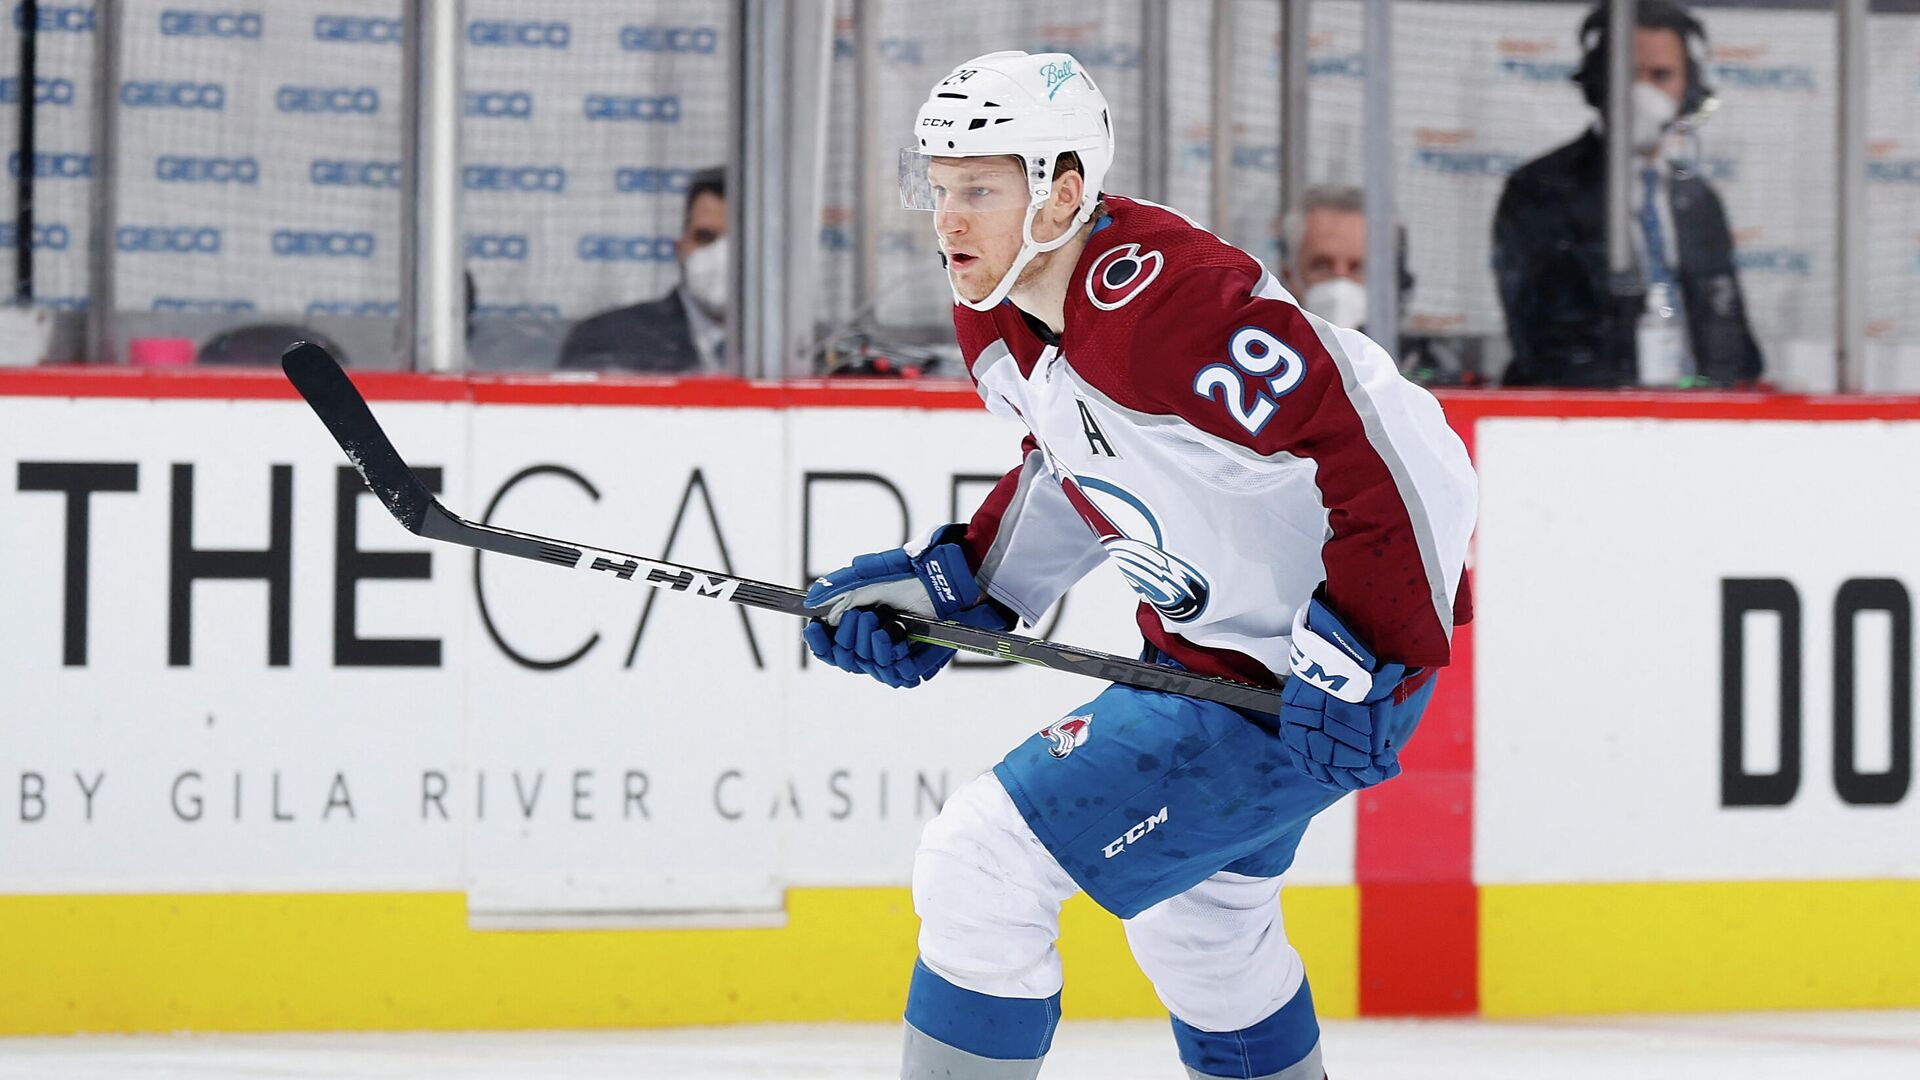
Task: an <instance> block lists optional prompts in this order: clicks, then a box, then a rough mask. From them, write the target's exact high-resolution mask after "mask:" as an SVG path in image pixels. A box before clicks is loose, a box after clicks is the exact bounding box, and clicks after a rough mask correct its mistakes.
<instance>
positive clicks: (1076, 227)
mask: <svg viewBox="0 0 1920 1080" xmlns="http://www.w3.org/2000/svg"><path fill="white" fill-rule="evenodd" d="M1052 197H1053V185H1052V184H1048V185H1047V193H1046V194H1045V195H1042V196H1041V197H1039V198H1037V199H1035V200H1033V201H1032V202H1030V203H1028V204H1027V216H1026V219H1025V220H1024V221H1022V222H1021V223H1020V254H1018V255H1016V256H1014V259H1013V265H1012V266H1009V267H1007V272H1006V273H1005V274H1002V275H1001V276H1000V283H999V284H998V285H995V286H994V287H993V291H992V292H990V293H988V294H987V295H986V298H985V299H983V300H979V301H974V300H969V299H967V298H966V297H964V296H961V295H960V290H958V289H955V290H954V292H953V301H954V303H956V304H963V305H965V306H967V307H970V308H972V309H973V310H975V311H992V310H993V309H994V308H996V307H999V306H1000V302H1001V301H1002V300H1005V299H1006V298H1007V294H1008V293H1010V292H1012V291H1013V286H1014V283H1015V282H1017V281H1019V280H1020V271H1022V270H1025V269H1026V268H1027V264H1028V263H1030V262H1032V261H1033V257H1034V256H1036V255H1038V254H1040V253H1041V252H1043V251H1053V250H1055V249H1057V248H1059V247H1061V246H1063V245H1065V244H1066V242H1067V241H1068V240H1071V239H1073V234H1075V233H1077V232H1079V231H1080V226H1082V225H1084V224H1086V222H1087V220H1088V219H1089V218H1091V217H1092V216H1093V209H1092V207H1090V206H1088V205H1087V203H1086V200H1084V199H1083V200H1082V201H1081V204H1080V209H1079V210H1078V211H1076V212H1075V213H1074V215H1073V220H1072V221H1071V222H1069V223H1068V224H1067V227H1066V228H1065V229H1062V230H1061V231H1060V235H1059V236H1056V237H1054V238H1053V239H1052V240H1049V241H1047V242H1046V243H1044V244H1043V243H1041V242H1040V241H1038V240H1035V239H1034V238H1033V219H1034V216H1035V215H1037V214H1038V213H1039V212H1040V208H1041V207H1042V206H1045V205H1046V204H1047V200H1048V199H1050V198H1052Z"/></svg>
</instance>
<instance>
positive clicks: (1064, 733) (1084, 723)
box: [1040, 713, 1093, 759]
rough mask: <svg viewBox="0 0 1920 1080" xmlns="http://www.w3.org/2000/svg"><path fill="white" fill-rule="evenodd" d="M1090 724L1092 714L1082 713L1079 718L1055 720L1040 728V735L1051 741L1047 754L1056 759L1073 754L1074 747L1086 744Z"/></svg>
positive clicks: (1070, 717)
mask: <svg viewBox="0 0 1920 1080" xmlns="http://www.w3.org/2000/svg"><path fill="white" fill-rule="evenodd" d="M1092 723H1093V714H1092V713H1084V714H1082V715H1080V716H1069V717H1067V718H1066V719H1064V720H1055V721H1054V722H1053V723H1051V724H1048V725H1047V726H1046V727H1044V728H1041V729H1040V734H1042V735H1045V736H1046V737H1047V738H1049V739H1052V740H1053V745H1052V746H1049V747H1047V753H1049V754H1051V755H1053V757H1054V758H1056V759H1058V758H1063V757H1066V756H1067V755H1068V754H1071V753H1073V748H1074V747H1076V746H1083V745H1085V744H1086V741H1087V735H1088V731H1087V729H1088V727H1089V726H1090V725H1091V724H1092Z"/></svg>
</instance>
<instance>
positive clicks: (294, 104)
mask: <svg viewBox="0 0 1920 1080" xmlns="http://www.w3.org/2000/svg"><path fill="white" fill-rule="evenodd" d="M273 106H274V108H276V109H279V110H280V111H281V112H283V113H359V114H361V115H363V116H371V115H373V114H374V113H377V112H379V111H380V91H378V90H375V89H374V88H373V87H371V86H283V87H281V88H280V89H279V90H278V91H277V92H275V94H274V95H273Z"/></svg>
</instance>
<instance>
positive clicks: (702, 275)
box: [680, 236, 728, 319]
mask: <svg viewBox="0 0 1920 1080" xmlns="http://www.w3.org/2000/svg"><path fill="white" fill-rule="evenodd" d="M727 278H728V273H727V238H726V237H724V236H722V237H721V238H719V239H718V240H715V241H714V242H713V243H711V244H708V245H706V246H705V247H697V248H694V249H693V250H692V251H691V252H688V253H687V258H686V261H685V262H682V263H681V264H680V284H681V286H682V287H684V288H685V289H686V290H687V296H688V297H689V298H691V299H692V300H693V302H694V303H696V304H698V305H700V310H701V311H702V312H704V313H705V314H706V315H707V316H708V317H710V318H714V319H719V318H724V317H725V316H726V314H727Z"/></svg>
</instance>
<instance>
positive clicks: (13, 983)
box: [0, 888, 1358, 1035]
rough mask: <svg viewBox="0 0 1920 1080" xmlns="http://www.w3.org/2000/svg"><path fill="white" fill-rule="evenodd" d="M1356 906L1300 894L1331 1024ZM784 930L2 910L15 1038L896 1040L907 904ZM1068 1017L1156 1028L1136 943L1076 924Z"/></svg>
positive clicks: (389, 914) (1088, 909)
mask: <svg viewBox="0 0 1920 1080" xmlns="http://www.w3.org/2000/svg"><path fill="white" fill-rule="evenodd" d="M1357 907H1358V903H1357V898H1356V893H1355V890H1353V889H1351V888H1299V889H1289V890H1287V892H1286V908H1287V911H1288V914H1289V919H1288V927H1287V929H1288V934H1289V936H1290V937H1291V938H1292V939H1293V940H1294V942H1295V943H1296V945H1297V946H1298V947H1299V948H1300V950H1301V952H1302V953H1303V954H1304V955H1306V956H1307V962H1308V970H1309V972H1310V973H1311V975H1312V977H1313V980H1314V993H1315V999H1316V1002H1317V1003H1318V1004H1319V1005H1320V1009H1321V1011H1322V1013H1323V1014H1324V1015H1329V1016H1350V1015H1352V1014H1353V1000H1354V997H1355V990H1354V989H1353V988H1354V987H1355V986H1356V985H1357V979H1358V976H1357V970H1356V969H1357V963H1358V951H1357V950H1358V945H1357V942H1358V930H1357V925H1358V916H1357ZM787 915H788V918H787V925H785V926H784V927H778V928H768V929H743V930H566V931H549V930H542V931H475V930H471V929H469V928H468V926H467V922H466V902H465V898H464V897H463V896H461V895H460V894H458V893H372V894H368V893H338V894H333V893H322V894H243V895H221V894H204V895H203V894H179V895H161V896H118V895H89V896H4V897H0V1034H9V1035H28V1034H68V1033H77V1032H138V1031H185V1030H193V1031H274V1030H370V1029H462V1028H465V1029H484V1028H534V1027H568V1028H581V1027H657V1026H673V1025H691V1024H734V1023H760V1022H773V1021H810V1020H891V1019H895V1018H897V1017H899V1015H900V1012H901V1009H902V1007H903V1005H904V1004H905V999H906V985H907V977H908V974H909V973H910V971H911V970H912V966H913V957H914V934H915V931H916V929H917V925H918V924H917V921H916V920H915V918H914V915H913V905H912V900H911V898H910V896H909V895H908V892H907V890H906V889H901V888H883V889H852V888H849V889H794V890H791V891H790V892H789V893H788V894H787ZM1061 952H1062V953H1063V954H1064V956H1065V960H1066V965H1067V978H1068V983H1069V986H1068V989H1067V997H1066V1001H1065V1003H1064V1006H1065V1010H1066V1012H1067V1015H1069V1016H1079V1017H1086V1018H1094V1017H1103V1018H1104V1017H1126V1016H1158V1015H1162V1009H1161V1006H1160V1004H1159V1002H1158V1000H1157V999H1155V997H1154V996H1153V991H1152V988H1151V987H1150V986H1148V984H1147V982H1146V980H1145V979H1144V978H1143V977H1142V976H1141V975H1140V973H1139V971H1138V969H1137V968H1136V967H1135V966H1134V964H1133V959H1132V957H1131V956H1130V955H1129V954H1128V952H1127V949H1126V942H1125V939H1124V935H1123V933H1122V931H1121V928H1120V924H1119V922H1118V921H1117V920H1115V919H1114V918H1112V916H1109V915H1107V914H1106V913H1105V912H1102V911H1100V910H1099V909H1098V908H1097V907H1095V906H1094V905H1093V904H1092V903H1091V902H1089V901H1087V900H1086V898H1085V897H1076V898H1075V899H1074V900H1072V901H1070V902H1069V903H1068V905H1067V909H1066V912H1065V913H1064V915H1063V931H1062V940H1061Z"/></svg>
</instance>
